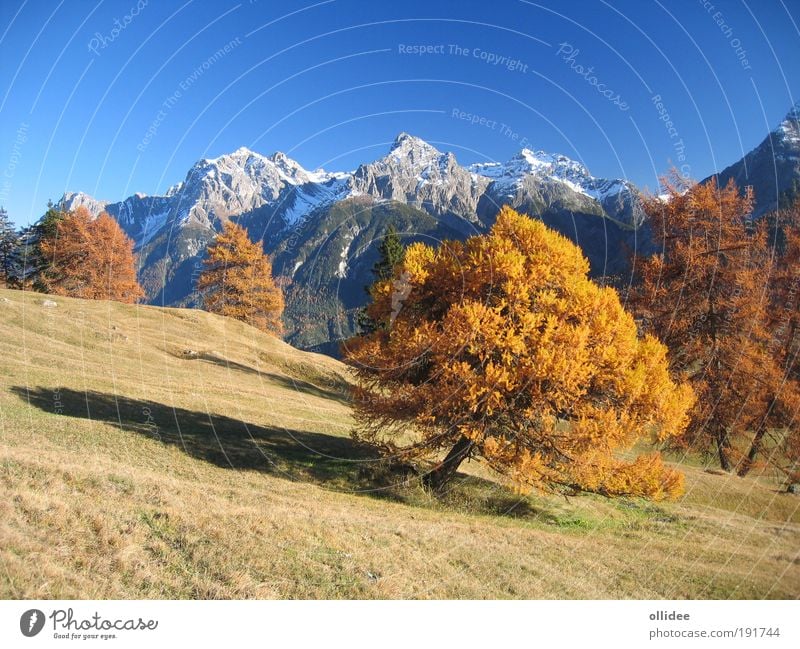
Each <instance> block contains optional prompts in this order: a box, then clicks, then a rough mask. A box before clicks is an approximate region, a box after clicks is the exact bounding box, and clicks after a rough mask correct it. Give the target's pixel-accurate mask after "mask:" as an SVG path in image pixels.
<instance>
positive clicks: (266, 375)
mask: <svg viewBox="0 0 800 649" xmlns="http://www.w3.org/2000/svg"><path fill="white" fill-rule="evenodd" d="M172 355H173V356H175V357H176V358H181V359H183V360H194V361H200V362H204V363H209V364H211V365H216V366H217V367H222V368H225V369H227V370H230V371H234V372H243V373H245V374H251V375H254V376H258V377H261V378H262V379H264V380H265V381H268V382H269V383H272V384H274V385H277V386H280V387H282V388H286V389H287V390H293V391H295V392H300V393H303V394H307V395H309V396H312V397H319V398H322V399H331V400H333V401H338V402H339V403H343V404H345V405H350V403H351V399H350V392H349V386H348V384H347V383H345V382H344V381H343V380H333V379H326V378H325V377H319V378H320V379H321V381H320V382H321V383H323V385H317V384H314V383H312V382H310V381H304V380H302V379H298V378H293V377H290V376H286V375H283V374H275V373H274V372H267V371H265V370H260V369H258V368H256V367H251V366H250V365H245V364H244V363H239V362H238V361H232V360H229V359H227V358H225V357H223V356H220V355H219V354H216V353H214V352H193V355H191V356H187V355H186V353H178V354H176V353H172Z"/></svg>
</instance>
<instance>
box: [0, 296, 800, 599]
mask: <svg viewBox="0 0 800 649" xmlns="http://www.w3.org/2000/svg"><path fill="white" fill-rule="evenodd" d="M50 299H52V301H54V302H55V303H56V304H57V306H45V304H44V302H45V301H46V300H50ZM0 346H2V349H1V350H0V489H2V494H3V495H2V498H0V596H2V597H3V598H25V599H28V598H30V599H39V598H92V599H94V598H97V599H102V598H167V599H180V598H234V599H236V598H569V599H574V598H678V599H680V598H715V599H716V598H721V599H724V598H737V599H743V598H797V597H798V596H800V552H799V550H800V497H798V496H794V495H791V494H787V493H784V492H783V490H782V489H781V485H780V484H779V483H777V482H776V481H774V480H772V479H771V478H770V477H769V476H753V477H748V478H746V479H739V478H736V477H732V476H728V475H721V474H718V473H717V472H713V473H712V472H709V471H707V470H705V468H704V466H703V465H702V463H701V462H700V461H699V459H698V458H692V459H691V461H685V462H682V463H681V464H682V466H681V468H682V470H683V471H684V472H685V474H686V484H687V490H686V495H685V496H684V497H683V498H682V499H681V500H680V501H679V502H675V503H658V504H652V503H648V502H645V501H641V500H635V499H619V500H609V499H605V498H602V497H600V496H582V497H575V498H569V499H565V498H559V497H546V496H540V495H535V494H534V495H530V496H520V495H517V494H516V493H515V492H514V491H512V490H510V489H508V488H507V487H506V486H505V485H504V484H503V483H502V481H501V480H500V479H498V478H497V477H496V476H494V475H492V474H490V473H488V472H486V471H484V470H483V469H482V467H481V466H480V465H479V464H476V463H470V464H468V465H464V473H462V474H461V475H460V476H459V477H458V480H457V484H456V485H455V486H454V487H453V488H452V489H451V490H450V491H449V492H448V493H447V494H446V495H445V496H444V497H443V498H441V499H436V498H434V497H432V496H430V495H428V494H427V493H426V492H424V491H423V490H422V489H421V488H420V487H419V486H418V485H416V484H414V483H403V482H402V476H394V477H387V476H386V475H384V474H383V473H382V472H381V471H380V470H379V465H378V463H377V462H376V458H375V457H374V455H373V453H372V452H371V450H370V449H368V448H364V447H360V446H358V445H357V444H356V443H354V442H353V441H352V440H351V439H350V437H349V432H350V430H351V428H352V425H353V421H352V419H351V415H350V409H349V406H348V396H347V394H348V381H349V376H348V373H347V370H346V368H345V366H344V365H342V364H341V363H339V362H338V361H336V360H333V359H331V358H328V357H325V356H320V355H315V354H310V353H306V352H301V351H298V350H296V349H294V348H292V347H290V346H288V345H286V344H284V343H283V342H281V341H279V340H277V339H275V338H273V337H271V336H269V335H266V334H263V333H260V332H258V331H257V330H255V329H253V328H251V327H249V326H247V325H244V324H241V323H239V322H236V321H232V320H228V319H225V318H221V317H218V316H214V315H210V314H207V313H204V312H201V311H195V310H179V309H161V308H156V307H143V306H126V305H122V304H117V303H113V302H88V301H82V300H74V299H68V298H61V297H55V298H50V297H48V296H43V295H39V294H35V293H25V292H19V291H7V290H3V291H0ZM673 459H674V460H675V461H677V460H678V459H680V458H673Z"/></svg>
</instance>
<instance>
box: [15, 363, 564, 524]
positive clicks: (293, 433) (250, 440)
mask: <svg viewBox="0 0 800 649" xmlns="http://www.w3.org/2000/svg"><path fill="white" fill-rule="evenodd" d="M287 380H289V381H291V379H287ZM10 390H11V392H12V393H13V394H15V395H16V396H17V397H19V398H20V399H22V400H23V401H26V402H27V403H29V404H30V405H31V406H33V407H36V408H38V409H40V410H42V411H43V412H46V413H50V414H55V415H59V416H64V417H74V418H76V419H84V420H92V421H101V422H104V423H107V424H111V425H113V426H116V427H117V428H119V429H121V430H124V431H129V432H134V433H137V434H139V435H142V436H144V437H147V438H149V439H153V440H156V441H159V442H161V443H163V444H170V445H173V446H177V447H178V448H180V449H181V450H183V451H184V452H185V453H187V454H188V455H190V456H191V457H193V458H196V459H199V460H203V461H205V462H208V463H210V464H213V465H215V466H218V467H221V468H225V469H241V470H251V471H262V472H264V473H269V474H271V475H274V476H277V477H282V478H284V479H289V480H294V481H300V482H310V483H313V484H318V485H320V486H324V487H327V488H330V489H333V490H336V491H344V492H351V493H355V494H358V495H363V496H369V497H371V498H376V499H380V500H388V501H392V502H396V503H401V504H406V505H409V506H414V507H423V508H428V509H437V510H441V509H442V508H444V509H450V510H452V509H456V510H461V511H469V512H471V513H473V514H484V515H490V516H504V517H511V518H517V519H533V520H537V521H539V522H543V523H548V524H558V520H557V519H558V518H559V517H558V516H557V515H555V514H554V512H552V511H550V510H549V508H547V506H546V505H545V506H544V508H540V507H538V506H535V505H534V503H533V502H532V501H531V500H530V499H528V498H525V497H520V496H519V495H515V494H514V493H512V492H511V491H509V490H508V489H506V488H505V487H503V486H501V485H499V484H498V483H496V482H492V481H490V480H486V479H484V478H480V477H476V476H471V475H466V474H464V473H458V474H457V475H456V477H455V478H454V479H453V484H452V486H451V488H450V489H449V490H448V491H447V492H446V493H445V494H443V495H442V496H440V497H434V496H432V495H430V494H429V493H427V492H426V491H425V490H424V489H423V488H422V486H421V482H420V480H419V479H418V478H417V477H415V476H409V475H407V474H405V475H403V474H399V473H396V472H393V471H392V470H391V468H390V466H389V465H388V464H387V463H386V462H385V461H382V460H381V458H380V457H379V455H378V454H377V453H376V451H375V450H374V449H372V448H371V447H369V446H367V445H364V444H359V443H358V442H356V441H354V440H352V439H350V438H348V437H337V436H334V435H326V434H323V433H314V432H308V431H298V430H291V429H287V428H280V427H272V426H261V425H255V424H250V423H246V422H243V421H241V420H238V419H233V418H231V417H227V416H225V415H220V414H217V413H209V412H202V411H193V410H187V409H185V408H176V407H173V406H168V405H165V404H161V403H154V402H149V401H137V400H133V399H130V398H127V397H124V396H120V395H115V394H109V393H103V392H96V391H87V392H82V391H78V390H73V389H70V388H47V387H41V386H40V387H35V388H26V387H24V386H14V387H12V388H10ZM56 395H57V398H56Z"/></svg>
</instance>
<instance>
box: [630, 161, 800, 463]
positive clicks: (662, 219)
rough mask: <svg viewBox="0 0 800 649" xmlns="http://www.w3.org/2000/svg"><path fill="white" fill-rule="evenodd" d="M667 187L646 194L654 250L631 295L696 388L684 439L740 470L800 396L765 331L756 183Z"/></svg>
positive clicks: (762, 232)
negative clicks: (741, 187)
mask: <svg viewBox="0 0 800 649" xmlns="http://www.w3.org/2000/svg"><path fill="white" fill-rule="evenodd" d="M665 187H666V194H665V195H662V196H661V197H651V198H649V199H647V200H645V204H644V207H645V210H646V211H647V214H648V215H649V217H650V224H651V227H652V231H653V236H654V239H655V241H656V243H657V245H658V246H659V247H660V251H659V253H658V254H656V255H654V256H652V257H646V258H645V257H640V258H638V259H636V263H635V267H636V269H637V272H638V275H639V279H640V282H639V283H638V285H637V286H636V287H635V289H634V290H633V291H632V292H631V295H630V300H631V304H632V306H633V308H634V310H635V312H636V314H637V316H638V317H639V318H640V319H641V325H642V327H643V329H644V330H645V331H649V332H652V333H653V334H654V335H656V336H658V337H659V339H660V340H662V341H663V342H664V343H665V344H666V345H667V346H668V347H669V349H670V352H671V355H670V358H671V360H672V367H673V370H674V371H677V372H681V373H684V374H686V375H687V378H688V380H689V381H690V383H691V385H692V388H693V389H694V391H695V394H696V395H697V401H696V402H695V406H694V408H693V409H692V412H691V413H690V414H691V422H690V425H689V426H688V427H687V429H686V432H685V433H684V435H683V436H682V437H681V438H680V441H681V443H682V444H683V445H684V446H685V447H686V448H691V449H699V450H701V451H712V450H713V451H714V452H716V454H717V455H718V457H719V463H720V466H721V467H722V468H723V469H724V470H726V471H730V470H732V469H733V468H735V467H737V466H738V467H739V469H740V471H742V472H746V470H747V468H746V467H749V466H750V465H752V463H753V462H754V461H755V458H756V456H757V455H758V453H759V451H760V449H761V440H762V438H763V436H764V435H765V434H766V432H767V431H769V430H773V429H776V428H781V427H783V426H785V425H786V424H787V423H788V420H789V419H790V418H791V417H792V414H791V413H792V412H793V411H794V410H796V408H797V405H798V392H797V388H796V385H793V384H792V383H791V382H787V381H786V380H785V379H786V372H785V371H784V369H783V368H782V367H781V365H780V363H779V362H777V359H778V357H779V356H780V353H779V350H778V346H777V345H775V343H774V342H773V340H772V337H771V334H770V327H769V323H770V292H771V282H772V277H771V270H772V264H771V261H770V260H771V259H772V256H771V254H770V247H769V245H768V241H767V239H768V237H767V229H766V228H765V227H762V226H761V225H760V224H758V223H755V222H754V221H753V220H752V219H751V212H752V205H753V196H752V193H751V192H750V191H749V190H748V191H744V192H740V191H739V188H738V187H737V186H736V185H735V184H734V183H733V182H730V183H728V185H726V186H725V187H719V186H718V185H717V183H716V181H715V180H714V179H712V180H711V181H709V182H707V183H704V184H692V183H684V182H683V181H681V180H680V179H679V178H678V177H677V176H675V177H673V178H671V179H666V180H665Z"/></svg>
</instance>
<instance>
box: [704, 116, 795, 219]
mask: <svg viewBox="0 0 800 649" xmlns="http://www.w3.org/2000/svg"><path fill="white" fill-rule="evenodd" d="M715 175H716V177H717V180H718V182H719V183H720V184H721V185H724V184H726V183H727V182H728V181H729V180H730V179H731V178H733V180H735V181H736V184H737V185H739V187H744V186H745V185H750V186H752V188H753V192H754V193H755V209H754V213H755V215H756V216H760V215H761V214H764V213H766V212H769V211H771V210H774V209H775V208H776V207H779V206H781V205H783V204H784V203H786V202H788V201H791V200H794V199H796V198H797V197H798V196H800V102H798V103H797V104H795V105H794V106H793V107H792V109H791V110H790V111H789V112H788V113H787V115H786V117H785V118H784V119H783V121H782V122H781V123H780V124H779V125H778V127H777V128H776V129H775V130H773V131H772V132H771V133H770V134H769V135H767V137H766V138H765V139H764V141H763V142H761V144H759V145H758V146H757V147H756V148H755V149H753V150H752V151H750V153H748V154H747V155H745V156H744V157H743V158H742V159H741V160H739V161H738V162H735V163H734V164H732V165H731V166H729V167H727V168H726V169H724V170H723V171H721V172H719V173H718V174H715ZM706 180H708V179H706Z"/></svg>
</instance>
